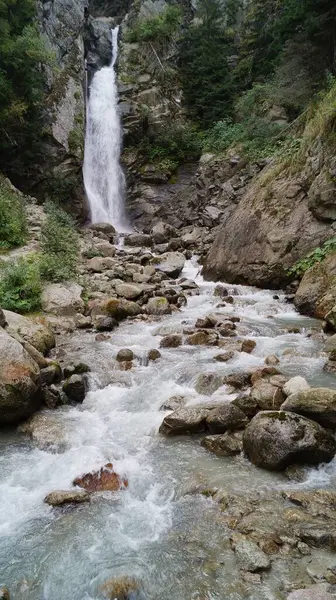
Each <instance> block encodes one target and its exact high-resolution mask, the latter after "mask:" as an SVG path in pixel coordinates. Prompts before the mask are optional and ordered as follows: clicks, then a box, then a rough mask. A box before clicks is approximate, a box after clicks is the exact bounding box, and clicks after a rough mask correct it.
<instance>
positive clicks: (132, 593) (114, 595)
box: [100, 577, 141, 600]
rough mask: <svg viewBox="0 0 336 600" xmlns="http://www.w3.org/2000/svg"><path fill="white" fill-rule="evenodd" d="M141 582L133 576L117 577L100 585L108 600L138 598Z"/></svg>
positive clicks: (135, 599)
mask: <svg viewBox="0 0 336 600" xmlns="http://www.w3.org/2000/svg"><path fill="white" fill-rule="evenodd" d="M140 589H141V584H140V583H139V582H138V581H137V580H136V579H133V577H115V578H113V579H109V580H108V581H106V582H105V583H104V584H103V585H101V586H100V591H101V592H102V594H103V596H104V597H105V598H107V599H108V600H138V598H140V596H139V593H140Z"/></svg>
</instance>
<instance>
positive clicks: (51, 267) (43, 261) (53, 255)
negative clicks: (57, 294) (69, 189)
mask: <svg viewBox="0 0 336 600" xmlns="http://www.w3.org/2000/svg"><path fill="white" fill-rule="evenodd" d="M46 210H47V220H46V222H45V224H44V225H43V227H42V231H41V249H42V253H41V257H40V271H41V277H42V278H43V279H47V280H48V281H65V280H67V279H70V278H71V277H74V276H75V275H76V272H77V268H76V265H77V258H78V252H79V239H78V234H77V232H76V231H75V223H74V221H73V219H72V217H71V216H70V215H68V214H67V213H66V212H64V211H63V210H62V209H61V208H59V207H57V206H56V205H53V204H51V203H49V204H47V205H46Z"/></svg>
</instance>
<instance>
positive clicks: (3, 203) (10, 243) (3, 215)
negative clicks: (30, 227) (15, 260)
mask: <svg viewBox="0 0 336 600" xmlns="http://www.w3.org/2000/svg"><path fill="white" fill-rule="evenodd" d="M26 237H27V222H26V213H25V207H24V205H23V202H22V199H21V197H20V196H19V195H18V194H17V193H16V192H15V191H14V190H13V189H12V187H11V186H10V184H9V183H8V182H7V181H6V180H5V179H4V178H1V177H0V249H1V248H2V249H4V250H7V249H9V248H14V247H15V246H21V245H22V244H24V243H25V241H26Z"/></svg>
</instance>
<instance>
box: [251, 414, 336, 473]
mask: <svg viewBox="0 0 336 600" xmlns="http://www.w3.org/2000/svg"><path fill="white" fill-rule="evenodd" d="M243 445H244V451H245V453H246V454H247V456H248V458H249V459H250V461H251V462H252V463H253V464H254V465H256V466H257V467H261V468H263V469H269V470H282V469H285V468H286V467H288V466H289V465H291V464H295V463H299V464H308V465H317V464H319V463H321V462H329V461H330V460H332V458H333V456H334V454H335V451H336V443H335V439H334V437H333V436H332V435H331V434H330V433H329V432H328V431H326V430H325V429H323V427H321V426H320V425H319V424H318V423H315V421H310V420H309V419H306V418H305V417H302V416H300V415H297V414H294V413H291V412H284V411H266V412H260V413H258V414H257V415H256V416H255V417H254V418H253V419H252V421H251V422H250V424H249V425H248V426H247V428H246V429H245V432H244V436H243Z"/></svg>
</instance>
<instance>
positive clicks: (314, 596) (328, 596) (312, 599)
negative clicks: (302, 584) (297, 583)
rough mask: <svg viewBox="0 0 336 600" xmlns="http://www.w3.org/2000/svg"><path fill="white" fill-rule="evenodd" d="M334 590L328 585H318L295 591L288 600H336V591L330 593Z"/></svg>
mask: <svg viewBox="0 0 336 600" xmlns="http://www.w3.org/2000/svg"><path fill="white" fill-rule="evenodd" d="M329 589H331V590H332V588H331V587H330V585H329V584H328V583H318V584H315V585H312V586H311V587H309V588H306V589H303V590H295V591H294V592H291V593H290V594H289V596H287V600H335V598H336V590H335V591H331V592H329V591H328V590H329Z"/></svg>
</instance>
